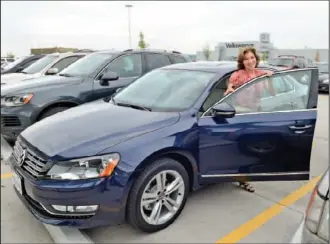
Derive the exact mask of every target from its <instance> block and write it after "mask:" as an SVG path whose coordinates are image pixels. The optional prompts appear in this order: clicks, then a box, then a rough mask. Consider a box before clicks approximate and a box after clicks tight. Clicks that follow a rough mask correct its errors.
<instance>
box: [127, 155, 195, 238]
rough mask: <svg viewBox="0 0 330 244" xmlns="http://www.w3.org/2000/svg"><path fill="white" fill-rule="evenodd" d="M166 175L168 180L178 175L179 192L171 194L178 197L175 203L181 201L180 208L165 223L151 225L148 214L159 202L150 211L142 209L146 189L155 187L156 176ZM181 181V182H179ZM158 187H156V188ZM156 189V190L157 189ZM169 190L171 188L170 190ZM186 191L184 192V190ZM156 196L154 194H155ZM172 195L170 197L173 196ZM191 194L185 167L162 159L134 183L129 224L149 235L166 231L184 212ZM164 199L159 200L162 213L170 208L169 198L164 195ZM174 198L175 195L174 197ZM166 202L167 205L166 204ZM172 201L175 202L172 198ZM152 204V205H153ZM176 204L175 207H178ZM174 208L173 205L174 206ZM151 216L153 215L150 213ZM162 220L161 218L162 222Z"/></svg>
mask: <svg viewBox="0 0 330 244" xmlns="http://www.w3.org/2000/svg"><path fill="white" fill-rule="evenodd" d="M164 174H166V177H165V178H167V177H168V179H170V180H171V179H172V177H173V178H174V176H173V175H172V174H176V176H177V177H176V178H175V179H176V180H177V181H178V182H181V184H180V187H178V189H179V190H178V192H173V193H171V194H174V196H177V198H176V200H175V201H179V203H176V204H179V205H178V206H176V209H175V211H174V212H173V213H170V211H169V213H168V219H167V217H166V215H165V216H163V221H162V222H160V223H158V224H151V223H150V221H149V222H148V221H146V216H147V214H146V212H152V209H154V208H155V206H158V205H156V203H157V202H154V203H152V204H154V205H153V206H154V207H150V209H146V208H144V207H142V206H141V205H142V204H141V200H142V197H143V196H145V195H144V193H145V190H146V188H148V187H149V186H151V185H153V184H154V183H155V181H157V180H155V179H154V178H155V177H156V176H159V175H161V176H163V175H164ZM179 180H180V181H179ZM170 183H171V181H170V182H167V184H165V186H169V184H170ZM155 187H156V186H154V188H155ZM155 189H156V188H155ZM168 189H169V188H168ZM183 189H184V190H183ZM153 194H154V193H153ZM171 194H170V195H169V196H171ZM188 194H189V175H188V172H187V171H186V169H185V168H184V166H183V165H182V164H180V163H179V162H178V161H176V160H173V159H171V158H162V159H158V160H156V161H154V162H152V164H151V165H149V166H148V167H147V168H146V169H144V170H143V172H142V173H141V175H140V176H139V177H138V178H137V180H136V181H135V182H134V183H133V186H132V189H131V191H130V195H129V198H128V204H127V219H128V222H129V223H130V224H131V225H132V226H133V227H135V228H137V229H139V230H141V231H143V232H147V233H152V232H157V231H160V230H162V229H165V228H166V227H167V226H169V225H171V224H172V223H173V222H174V221H175V220H176V219H177V217H178V216H179V215H180V213H181V211H182V210H183V208H184V206H185V204H186V200H187V197H188ZM160 197H163V199H165V200H158V203H157V204H159V205H160V204H161V211H163V210H164V212H165V211H168V208H167V207H166V206H168V203H169V202H168V201H167V200H166V199H168V198H167V196H166V195H163V196H160ZM172 197H173V195H172ZM174 198H175V197H174ZM164 201H165V203H164ZM171 201H174V200H173V199H172V198H171ZM171 203H173V202H171ZM152 204H150V205H152ZM176 204H175V205H176ZM172 207H173V205H172ZM150 215H151V213H150ZM161 220H162V218H160V221H161Z"/></svg>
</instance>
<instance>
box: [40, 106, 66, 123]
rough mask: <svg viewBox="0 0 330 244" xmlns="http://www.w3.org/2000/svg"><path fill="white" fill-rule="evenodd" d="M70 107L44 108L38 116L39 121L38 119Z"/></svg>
mask: <svg viewBox="0 0 330 244" xmlns="http://www.w3.org/2000/svg"><path fill="white" fill-rule="evenodd" d="M69 108H70V107H55V108H51V109H49V110H46V111H45V112H44V113H42V115H41V116H40V118H39V121H40V120H43V119H45V118H47V117H49V116H52V115H54V114H57V113H59V112H63V111H65V110H67V109H69Z"/></svg>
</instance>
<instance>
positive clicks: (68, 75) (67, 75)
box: [58, 73, 72, 77]
mask: <svg viewBox="0 0 330 244" xmlns="http://www.w3.org/2000/svg"><path fill="white" fill-rule="evenodd" d="M58 75H59V76H64V77H72V75H70V74H66V73H62V74H58Z"/></svg>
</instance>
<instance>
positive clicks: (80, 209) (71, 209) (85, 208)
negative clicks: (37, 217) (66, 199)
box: [52, 205, 98, 213]
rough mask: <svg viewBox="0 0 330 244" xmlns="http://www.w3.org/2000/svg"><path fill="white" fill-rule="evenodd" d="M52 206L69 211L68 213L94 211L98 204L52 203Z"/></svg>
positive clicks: (58, 209)
mask: <svg viewBox="0 0 330 244" xmlns="http://www.w3.org/2000/svg"><path fill="white" fill-rule="evenodd" d="M52 207H53V208H54V209H56V210H57V211H60V212H69V213H88V212H95V211H96V210H97V209H98V205H89V206H63V205H52Z"/></svg>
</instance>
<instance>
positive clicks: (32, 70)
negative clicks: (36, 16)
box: [1, 52, 86, 85]
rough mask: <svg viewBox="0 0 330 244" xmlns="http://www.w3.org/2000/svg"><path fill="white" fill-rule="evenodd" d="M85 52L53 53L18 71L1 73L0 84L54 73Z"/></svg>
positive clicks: (13, 82)
mask: <svg viewBox="0 0 330 244" xmlns="http://www.w3.org/2000/svg"><path fill="white" fill-rule="evenodd" d="M85 55H86V53H71V52H70V53H53V54H48V55H46V56H45V57H43V58H41V59H39V60H38V61H36V62H35V63H33V64H31V65H30V66H29V67H27V68H25V69H24V70H22V71H21V72H19V73H11V74H3V75H1V85H7V84H15V83H18V82H21V81H23V80H29V79H34V78H38V77H41V76H44V75H55V74H57V73H59V72H60V71H62V70H63V69H64V68H66V67H68V66H69V65H71V64H73V63H74V62H76V61H77V60H78V59H80V58H82V57H84V56H85Z"/></svg>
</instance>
